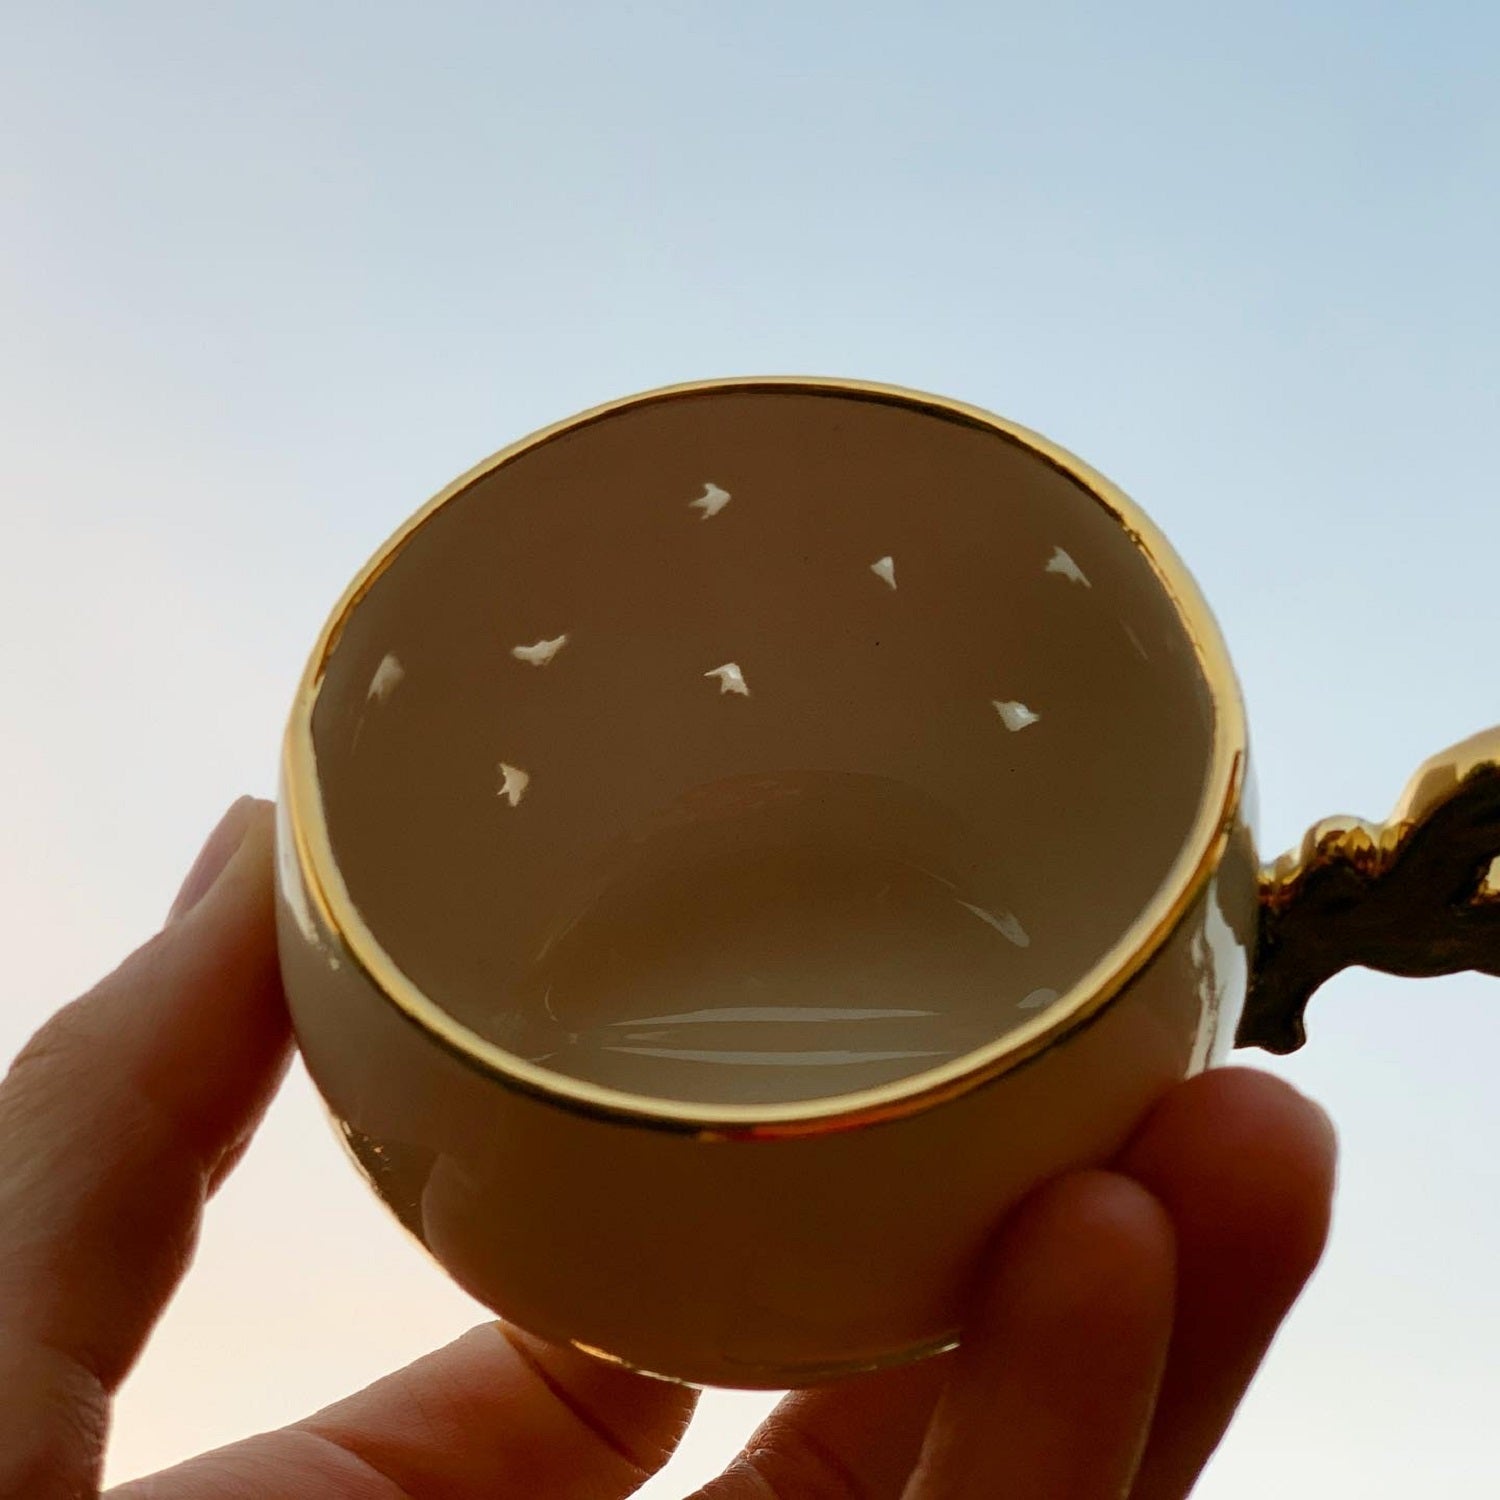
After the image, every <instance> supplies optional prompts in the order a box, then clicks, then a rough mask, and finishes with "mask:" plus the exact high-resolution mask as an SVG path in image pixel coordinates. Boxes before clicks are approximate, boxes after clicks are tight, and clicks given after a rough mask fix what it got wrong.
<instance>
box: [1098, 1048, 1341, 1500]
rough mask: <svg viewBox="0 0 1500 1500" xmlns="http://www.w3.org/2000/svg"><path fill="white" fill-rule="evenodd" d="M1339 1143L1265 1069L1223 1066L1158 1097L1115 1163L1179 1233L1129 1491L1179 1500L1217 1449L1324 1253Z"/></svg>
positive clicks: (1313, 1111)
mask: <svg viewBox="0 0 1500 1500" xmlns="http://www.w3.org/2000/svg"><path fill="white" fill-rule="evenodd" d="M1335 1155H1336V1145H1335V1141H1334V1134H1333V1128H1332V1126H1331V1125H1330V1124H1329V1122H1328V1118H1327V1116H1326V1115H1325V1114H1324V1113H1323V1112H1322V1110H1320V1109H1319V1108H1318V1107H1317V1105H1315V1104H1313V1103H1311V1102H1310V1101H1309V1100H1307V1099H1304V1098H1303V1097H1302V1095H1300V1094H1298V1093H1297V1092H1296V1091H1295V1090H1294V1089H1292V1088H1291V1087H1290V1086H1289V1085H1287V1084H1285V1083H1282V1082H1281V1081H1280V1080H1279V1079H1277V1078H1274V1077H1272V1076H1271V1075H1270V1074H1268V1073H1259V1072H1254V1071H1252V1070H1250V1069H1246V1068H1223V1069H1218V1070H1215V1071H1213V1072H1210V1073H1205V1074H1203V1075H1201V1076H1200V1077H1198V1078H1195V1079H1193V1080H1191V1081H1189V1082H1188V1083H1185V1084H1183V1085H1182V1086H1181V1087H1179V1088H1177V1089H1175V1090H1173V1092H1172V1093H1170V1094H1169V1095H1167V1097H1166V1098H1165V1099H1164V1100H1163V1101H1162V1103H1161V1104H1160V1105H1158V1106H1157V1108H1156V1109H1155V1110H1154V1111H1153V1113H1152V1114H1151V1115H1150V1116H1149V1118H1148V1119H1147V1120H1146V1122H1145V1124H1144V1125H1143V1126H1142V1128H1141V1129H1140V1131H1139V1132H1138V1133H1137V1135H1136V1137H1135V1139H1134V1140H1133V1141H1132V1142H1131V1144H1130V1145H1129V1146H1128V1147H1127V1148H1126V1151H1125V1153H1124V1155H1123V1156H1122V1158H1121V1159H1120V1161H1119V1163H1118V1170H1120V1171H1121V1172H1125V1173H1128V1174H1129V1175H1130V1176H1131V1177H1133V1178H1134V1179H1136V1180H1137V1181H1138V1182H1140V1183H1142V1184H1143V1185H1144V1186H1145V1187H1146V1188H1147V1189H1148V1190H1149V1191H1150V1192H1151V1193H1152V1194H1153V1195H1154V1196H1155V1197H1157V1198H1158V1199H1160V1201H1161V1202H1162V1203H1163V1204H1164V1205H1165V1206H1166V1208H1167V1211H1168V1212H1169V1213H1170V1214H1171V1216H1172V1222H1173V1224H1174V1226H1175V1229H1176V1234H1177V1264H1178V1269H1177V1285H1178V1292H1177V1325H1176V1330H1175V1332H1174V1334H1173V1338H1172V1348H1171V1352H1170V1355H1169V1357H1168V1363H1167V1372H1166V1375H1165V1377H1164V1379H1163V1382H1162V1391H1161V1397H1160V1400H1159V1403H1158V1406H1157V1415H1156V1424H1155V1428H1154V1431H1153V1434H1152V1437H1151V1441H1150V1445H1149V1446H1148V1448H1147V1451H1146V1455H1145V1458H1144V1459H1143V1461H1142V1464H1141V1472H1140V1475H1139V1477H1138V1478H1137V1480H1136V1488H1135V1490H1134V1491H1132V1495H1133V1496H1134V1497H1136V1500H1180V1497H1181V1496H1184V1495H1186V1494H1188V1493H1189V1491H1190V1490H1191V1489H1192V1487H1193V1482H1194V1481H1195V1480H1196V1478H1197V1476H1198V1473H1199V1471H1200V1470H1201V1469H1202V1467H1203V1465H1204V1464H1205V1463H1206V1462H1207V1461H1208V1457H1209V1455H1210V1454H1211V1453H1212V1452H1213V1450H1214V1448H1215V1447H1216V1446H1217V1445H1218V1442H1219V1440H1220V1438H1221V1437H1222V1436H1223V1434H1224V1430H1225V1428H1226V1427H1227V1426H1228V1424H1229V1419H1230V1417H1231V1416H1232V1415H1233V1414H1234V1410H1235V1407H1236V1406H1237V1405H1238V1404H1239V1402H1240V1398H1241V1397H1242V1396H1243V1395H1244V1393H1245V1390H1246V1388H1247V1387H1248V1386H1249V1384H1250V1381H1251V1378H1252V1377H1253V1376H1254V1374H1255V1370H1256V1368H1257V1366H1258V1365H1259V1364H1260V1362H1261V1358H1262V1356H1263V1355H1264V1354H1265V1351H1266V1349H1267V1347H1268V1346H1269V1345H1270V1342H1271V1339H1272V1338H1273V1337H1274V1335H1275V1333H1276V1329H1277V1328H1278V1327H1279V1326H1280V1324H1281V1321H1282V1319H1283V1318H1284V1317H1285V1316H1286V1314H1287V1311H1288V1310H1289V1309H1290V1307H1291V1305H1292V1303H1293V1302H1294V1301H1295V1300H1296V1298H1297V1294H1298V1293H1299V1292H1300V1291H1301V1289H1302V1286H1303V1284H1304V1283H1305V1282H1306V1280H1307V1278H1308V1276H1309V1275H1310V1274H1311V1273H1312V1270H1313V1268H1314V1266H1316V1264H1317V1262H1318V1258H1319V1256H1320V1255H1321V1254H1322V1251H1323V1245H1324V1242H1325V1240H1326V1238H1327V1234H1328V1220H1329V1206H1330V1202H1331V1199H1332V1195H1333V1180H1334V1159H1335Z"/></svg>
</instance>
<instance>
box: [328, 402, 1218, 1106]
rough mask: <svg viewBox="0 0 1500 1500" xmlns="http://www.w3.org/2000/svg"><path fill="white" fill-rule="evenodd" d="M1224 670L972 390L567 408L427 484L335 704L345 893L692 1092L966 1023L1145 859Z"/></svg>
mask: <svg viewBox="0 0 1500 1500" xmlns="http://www.w3.org/2000/svg"><path fill="white" fill-rule="evenodd" d="M1211 729H1212V703H1211V700H1210V697H1209V694H1208V692H1207V689H1206V686H1205V684H1204V683H1203V681H1202V680H1201V678H1200V677H1199V676H1198V675H1197V673H1196V671H1195V663H1194V658H1193V650H1192V644H1191V642H1190V640H1189V638H1188V636H1187V633H1186V631H1185V629H1184V628H1183V626H1182V624H1181V622H1180V621H1179V620H1178V618H1177V616H1176V614H1175V612H1174V611H1173V609H1172V606H1171V602H1170V600H1168V599H1167V598H1166V597H1165V596H1164V595H1163V593H1162V591H1161V589H1160V586H1159V583H1158V580H1157V577H1156V575H1155V573H1154V572H1153V570H1152V568H1151V566H1150V564H1149V562H1148V560H1147V559H1146V558H1145V557H1143V555H1142V554H1141V552H1140V551H1139V550H1138V548H1137V547H1136V546H1135V545H1134V544H1133V542H1132V541H1131V539H1130V538H1129V537H1128V536H1127V535H1126V534H1125V533H1124V532H1123V531H1122V530H1121V528H1120V527H1119V526H1118V525H1117V524H1116V522H1115V520H1114V518H1113V517H1112V516H1110V515H1109V514H1107V513H1106V512H1105V511H1104V510H1102V509H1101V507H1100V506H1099V505H1098V503H1097V501H1096V500H1095V499H1094V497H1093V496H1091V495H1090V494H1089V493H1088V492H1087V491H1085V490H1084V489H1083V488H1081V487H1080V486H1079V485H1078V484H1077V483H1076V482H1075V481H1074V480H1073V479H1071V478H1070V477H1069V476H1067V475H1065V474H1062V473H1060V472H1059V471H1058V470H1057V469H1056V468H1054V467H1053V466H1051V465H1050V464H1048V463H1046V462H1044V461H1041V460H1040V459H1039V458H1038V457H1037V456H1036V455H1035V454H1033V453H1031V452H1028V451H1027V450H1026V449H1025V448H1023V447H1021V446H1019V445H1018V444H1017V443H1015V442H1014V441H1011V440H1010V439H1008V438H1007V437H1005V436H1003V435H1000V434H998V433H996V432H994V431H986V430H982V429H979V428H976V427H974V426H971V425H968V424H966V423H963V422H959V421H955V420H953V419H952V418H951V417H943V416H939V415H935V414H933V413H930V412H924V411H917V410H913V409H911V408H910V407H906V406H902V405H899V404H893V403H885V402H879V401H872V400H869V399H864V398H861V397H858V396H855V395H850V394H842V393H832V392H826V393H808V392H799V391H773V392H726V393H718V394H716V395H714V396H712V397H701V398H697V399H683V400H678V401H673V402H666V403H662V404H658V405H645V406H639V407H634V408H628V409H626V410H623V411H620V412H617V413H615V414H613V415H611V416H609V417H607V418H605V419H604V420H602V421H599V422H596V423H593V424H591V425H589V426H587V427H584V428H582V429H579V430H575V431H571V432H567V433H564V434H562V435H561V436H559V437H557V438H555V439H553V440H552V441H551V442H548V443H546V444H543V445H541V446H539V447H537V448H534V449H532V450H530V451H529V452H526V453H524V454H522V455H521V456H520V457H518V458H517V459H515V460H514V461H513V462H511V463H508V464H506V465H504V466H503V467H501V468H499V469H497V470H496V471H494V472H492V473H490V474H488V475H486V476H484V477H483V478H481V479H480V480H478V481H477V482H476V483H474V484H473V485H471V486H470V487H468V488H467V489H466V490H465V491H464V492H463V493H462V494H460V495H458V496H455V497H454V498H453V499H452V500H450V501H449V502H448V503H447V505H445V506H444V507H443V508H442V510H441V511H440V512H439V513H437V514H436V515H434V516H433V517H432V518H430V519H429V520H428V522H427V523H426V524H425V525H424V526H423V527H422V528H421V530H420V531H419V532H418V533H416V534H415V535H414V536H413V537H412V538H411V539H410V540H409V541H408V543H407V544H406V545H405V546H404V547H403V548H402V550H401V551H400V553H399V554H398V555H397V556H396V557H395V558H394V559H393V560H392V561H391V562H390V563H389V565H388V566H387V567H386V568H385V569H384V570H383V571H382V572H381V573H380V575H379V577H378V578H377V579H376V580H375V581H374V583H373V584H372V585H371V587H370V588H369V589H368V590H367V592H366V593H365V594H364V596H363V597H362V599H361V600H360V604H359V608H358V610H357V611H355V612H354V613H353V614H352V615H351V617H350V618H349V620H348V622H347V624H346V626H345V628H344V629H343V631H342V634H341V635H340V637H339V640H338V643H337V645H336V647H335V649H334V650H333V652H332V654H331V656H330V658H329V660H328V663H327V668H326V673H325V676H324V678H323V681H322V684H321V687H320V691H319V697H318V703H317V708H316V711H315V714H314V718H313V731H314V739H315V744H316V754H317V762H318V778H319V783H320V787H321V792H322V796H323V799H324V802H325V806H326V809H327V817H328V825H329V832H330V837H331V839H332V841H333V844H334V848H335V852H336V856H337V859H338V862H339V866H340V869H341V871H342V873H343V875H344V878H345V880H346V881H347V883H348V887H349V893H350V897H351V899H352V900H353V901H354V903H355V904H356V905H357V906H358V908H359V909H360V911H361V913H362V914H363V916H364V918H365V920H366V921H367V922H368V924H369V926H370V928H371V930H372V931H373V933H374V934H375V936H376V937H377V939H378V940H379V942H380V944H381V946H382V947H383V948H384V949H385V951H386V952H387V953H388V954H389V955H390V957H391V958H392V960H393V961H394V962H395V963H396V964H397V965H399V967H400V968H401V970H402V971H403V972H404V973H405V974H406V975H408V976H409V977H410V979H411V980H412V982H413V983H414V984H416V985H417V986H418V987H420V988H421V989H422V990H423V992H424V993H425V994H427V995H428V996H429V997H431V998H432V999H433V1000H434V1001H436V1002H437V1003H438V1004H439V1005H440V1006H441V1007H442V1008H443V1009H444V1010H446V1011H447V1012H448V1013H449V1014H451V1015H452V1016H454V1017H456V1018H457V1019H458V1020H460V1021H461V1022H463V1023H464V1024H465V1025H467V1026H468V1027H470V1028H472V1029H473V1030H474V1031H476V1032H477V1033H479V1034H480V1035H482V1036H483V1037H485V1038H487V1039H488V1040H490V1041H493V1042H495V1043H497V1044H498V1045H500V1046H501V1047H503V1048H505V1049H506V1050H507V1051H509V1052H512V1053H513V1054H515V1055H516V1056H517V1057H520V1058H524V1059H527V1060H529V1061H531V1062H534V1063H536V1064H539V1065H540V1066H542V1067H544V1068H547V1069H550V1070H555V1071H557V1072H559V1073H563V1074H567V1075H569V1076H572V1077H574V1078H578V1079H582V1080H586V1081H588V1082H592V1083H596V1084H601V1085H605V1086H608V1087H611V1088H614V1089H617V1090H623V1091H627V1092H632V1093H637V1094H643V1095H648V1096H653V1097H660V1098H671V1099H677V1100H685V1101H691V1102H698V1103H704V1104H724V1103H728V1104H755V1103H767V1102H775V1103H787V1102H793V1101H797V1100H802V1099H808V1098H818V1097H828V1096H834V1095H839V1094H843V1093H847V1092H849V1091H851V1090H855V1089H861V1088H868V1087H871V1086H875V1085H879V1084H883V1083H887V1082H890V1081H892V1080H896V1079H900V1078H902V1077H906V1076H910V1075H913V1074H917V1073H920V1072H922V1071H923V1070H924V1069H927V1068H931V1067H934V1066H937V1065H939V1064H941V1063H944V1062H950V1061H952V1060H954V1059H956V1058H959V1057H961V1056H963V1055H964V1054H966V1053H968V1052H970V1051H972V1050H973V1049H975V1048H976V1047H979V1046H981V1045H983V1044H985V1043H987V1042H993V1041H994V1040H996V1039H997V1038H1000V1037H1003V1036H1005V1035H1006V1034H1007V1033H1008V1032H1010V1031H1011V1030H1013V1029H1014V1028H1016V1027H1017V1026H1019V1025H1021V1024H1023V1023H1025V1022H1026V1021H1027V1020H1028V1019H1030V1018H1031V1017H1033V1016H1034V1015H1035V1014H1036V1013H1037V1012H1038V1011H1040V1010H1044V1009H1046V1008H1047V1007H1048V1006H1049V1005H1050V1004H1051V1003H1052V1002H1053V1001H1055V1000H1056V999H1057V998H1058V997H1059V996H1061V995H1062V994H1064V993H1065V992H1066V991H1068V989H1069V988H1070V987H1071V986H1072V985H1074V984H1075V983H1076V981H1077V980H1078V979H1079V978H1080V976H1081V975H1082V974H1084V973H1085V972H1086V971H1087V970H1088V969H1089V967H1090V966H1091V965H1092V964H1093V963H1094V962H1096V961H1097V960H1098V958H1099V956H1100V955H1101V954H1102V953H1103V952H1104V951H1105V950H1106V949H1107V948H1108V947H1109V945H1110V944H1111V943H1113V942H1115V941H1117V940H1118V939H1119V938H1120V936H1121V934H1122V933H1123V932H1124V931H1125V930H1126V929H1127V928H1128V927H1129V925H1130V924H1131V922H1132V921H1133V920H1134V919H1135V918H1136V916H1137V914H1138V913H1139V912H1140V911H1141V909H1142V908H1143V907H1144V906H1145V905H1146V904H1147V903H1148V901H1149V900H1150V898H1151V897H1152V896H1153V894H1154V893H1155V892H1156V891H1157V890H1158V888H1159V887H1160V886H1161V885H1162V883H1163V881H1164V880H1165V878H1166V876H1167V874H1168V872H1169V870H1170V868H1171V866H1172V863H1173V860H1174V859H1175V858H1176V857H1177V855H1178V854H1179V852H1180V850H1181V848H1182V846H1183V844H1184V842H1185V840H1186V839H1187V836H1188V833H1189V830H1190V828H1191V825H1192V823H1193V820H1194V817H1195V814H1196V812H1197V810H1198V806H1199V803H1200V800H1201V798H1202V795H1203V787H1204V780H1205V776H1206V773H1207V767H1208V763H1209V754H1208V745H1209V739H1210V734H1211Z"/></svg>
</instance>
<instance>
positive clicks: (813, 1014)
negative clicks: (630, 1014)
mask: <svg viewBox="0 0 1500 1500" xmlns="http://www.w3.org/2000/svg"><path fill="white" fill-rule="evenodd" d="M935 1015H937V1012H936V1011H935V1010H897V1009H893V1008H891V1007H889V1006H868V1005H863V1006H862V1005H726V1006H724V1007H723V1008H722V1009H720V1010H689V1011H684V1012H683V1013H682V1014H681V1015H675V1016H636V1017H634V1018H633V1019H628V1020H624V1021H612V1022H611V1023H610V1024H611V1025H612V1026H667V1025H677V1024H687V1023H688V1022H697V1021H710V1022H712V1021H888V1020H892V1019H906V1018H910V1017H913V1016H935Z"/></svg>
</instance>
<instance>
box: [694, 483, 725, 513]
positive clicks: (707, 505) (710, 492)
mask: <svg viewBox="0 0 1500 1500" xmlns="http://www.w3.org/2000/svg"><path fill="white" fill-rule="evenodd" d="M730 498H731V497H730V494H729V491H728V490H721V489H720V488H719V486H718V485H716V484H714V483H712V482H711V481H709V480H705V481H704V483H703V493H702V494H701V495H699V496H698V498H697V499H696V500H690V501H688V505H689V507H690V508H692V509H693V510H701V511H702V512H703V519H704V520H705V521H706V520H708V518H709V517H710V516H716V515H718V513H719V512H720V511H721V510H723V509H724V507H725V506H726V505H728V504H729V501H730Z"/></svg>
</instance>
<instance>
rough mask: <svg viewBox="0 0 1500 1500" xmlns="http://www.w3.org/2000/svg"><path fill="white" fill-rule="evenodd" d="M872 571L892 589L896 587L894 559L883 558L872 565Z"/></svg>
mask: <svg viewBox="0 0 1500 1500" xmlns="http://www.w3.org/2000/svg"><path fill="white" fill-rule="evenodd" d="M870 571H871V572H872V573H873V574H874V575H875V576H876V577H877V578H883V579H885V581H886V582H887V583H888V584H890V586H891V587H892V588H895V587H896V560H895V558H893V557H882V558H881V559H880V561H879V562H872V563H871V564H870Z"/></svg>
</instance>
